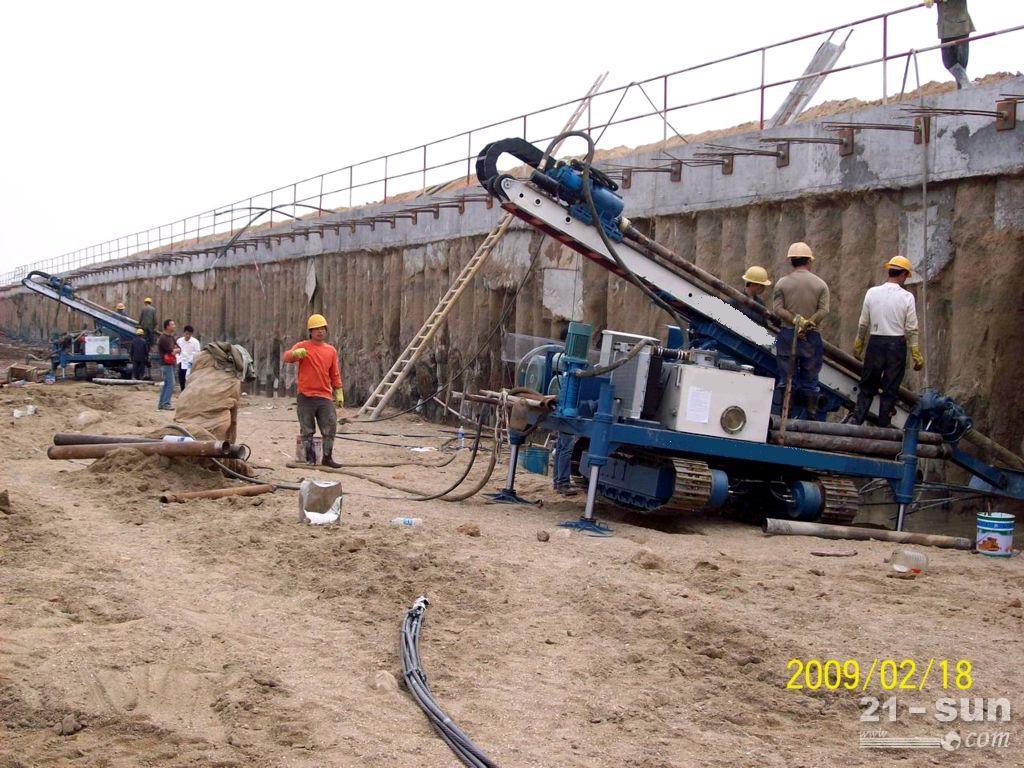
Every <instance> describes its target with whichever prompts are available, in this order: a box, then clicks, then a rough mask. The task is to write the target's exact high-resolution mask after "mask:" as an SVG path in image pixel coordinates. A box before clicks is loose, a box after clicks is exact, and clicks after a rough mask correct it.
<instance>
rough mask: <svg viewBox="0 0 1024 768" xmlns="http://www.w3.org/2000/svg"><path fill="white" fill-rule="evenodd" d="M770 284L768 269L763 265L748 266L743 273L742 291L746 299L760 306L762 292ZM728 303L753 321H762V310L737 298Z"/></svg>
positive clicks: (762, 303) (762, 302)
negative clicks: (759, 310)
mask: <svg viewBox="0 0 1024 768" xmlns="http://www.w3.org/2000/svg"><path fill="white" fill-rule="evenodd" d="M771 284H772V281H771V280H769V279H768V270H767V269H765V268H764V267H758V266H753V267H748V268H747V271H746V272H744V273H743V293H744V294H746V297H747V298H748V299H751V300H752V301H754V302H756V303H757V304H759V305H760V306H762V307H763V306H764V298H763V294H764V292H765V290H766V289H767V288H768V286H770V285H771ZM729 303H730V304H731V305H732V306H734V307H736V309H738V310H739V311H740V312H742V313H743V314H744V315H746V316H747V317H749V318H750V319H751V320H753V321H754V322H755V323H764V316H765V313H764V312H758V311H757V310H756V309H753V308H752V307H750V306H749V305H748V304H746V303H745V302H742V301H739V300H738V299H732V300H731V301H730V302H729Z"/></svg>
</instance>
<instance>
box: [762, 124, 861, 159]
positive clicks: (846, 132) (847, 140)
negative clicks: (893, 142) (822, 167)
mask: <svg viewBox="0 0 1024 768" xmlns="http://www.w3.org/2000/svg"><path fill="white" fill-rule="evenodd" d="M760 141H761V142H762V143H764V144H775V145H777V146H779V147H781V146H782V144H783V143H785V145H786V153H787V155H788V153H789V145H790V144H835V145H836V146H837V147H839V154H840V156H846V155H852V154H853V129H852V128H845V129H843V130H842V131H839V136H837V137H834V138H833V137H832V136H768V137H765V138H763V139H760Z"/></svg>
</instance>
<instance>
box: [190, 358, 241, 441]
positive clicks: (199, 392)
mask: <svg viewBox="0 0 1024 768" xmlns="http://www.w3.org/2000/svg"><path fill="white" fill-rule="evenodd" d="M241 399H242V382H241V381H240V380H239V379H238V377H237V376H235V375H234V374H232V373H229V372H228V371H224V370H221V369H219V368H217V367H216V366H215V365H214V362H213V358H212V357H211V356H210V355H209V354H208V353H207V352H206V351H205V350H204V351H203V352H200V353H199V354H198V355H197V356H196V359H195V364H194V365H193V366H192V372H191V373H190V374H189V376H188V379H187V383H186V386H185V391H184V392H182V393H181V394H180V395H179V396H178V402H177V404H176V406H175V410H174V420H175V421H176V422H178V423H179V424H186V423H187V424H195V425H197V426H200V427H202V428H203V429H205V430H207V431H208V432H210V433H211V434H213V436H214V437H216V438H217V439H218V440H227V441H228V442H231V443H233V442H235V438H236V437H237V431H238V403H239V401H240V400H241Z"/></svg>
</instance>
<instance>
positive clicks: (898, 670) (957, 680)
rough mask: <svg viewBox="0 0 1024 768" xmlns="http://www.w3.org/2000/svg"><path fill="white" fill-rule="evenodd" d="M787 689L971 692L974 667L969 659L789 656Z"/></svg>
mask: <svg viewBox="0 0 1024 768" xmlns="http://www.w3.org/2000/svg"><path fill="white" fill-rule="evenodd" d="M786 673H787V674H788V675H789V679H788V680H787V681H786V689H787V690H796V691H800V690H811V691H816V690H820V689H825V690H830V691H836V690H847V691H859V692H861V693H866V692H867V691H868V690H874V689H880V690H882V691H923V690H925V689H926V688H928V687H932V688H938V689H940V690H943V691H947V690H956V691H969V690H970V689H971V687H972V686H973V685H974V675H973V673H974V666H973V665H972V664H971V662H970V661H968V660H967V659H934V658H932V659H927V660H923V661H921V662H918V661H915V660H914V659H877V658H876V659H872V660H871V662H870V664H869V663H867V662H866V661H865V662H863V663H862V662H860V661H859V660H857V659H845V660H839V659H807V660H804V659H790V660H789V662H788V663H787V664H786Z"/></svg>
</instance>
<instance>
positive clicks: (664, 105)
mask: <svg viewBox="0 0 1024 768" xmlns="http://www.w3.org/2000/svg"><path fill="white" fill-rule="evenodd" d="M661 140H662V141H668V76H667V75H662V76H661Z"/></svg>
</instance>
